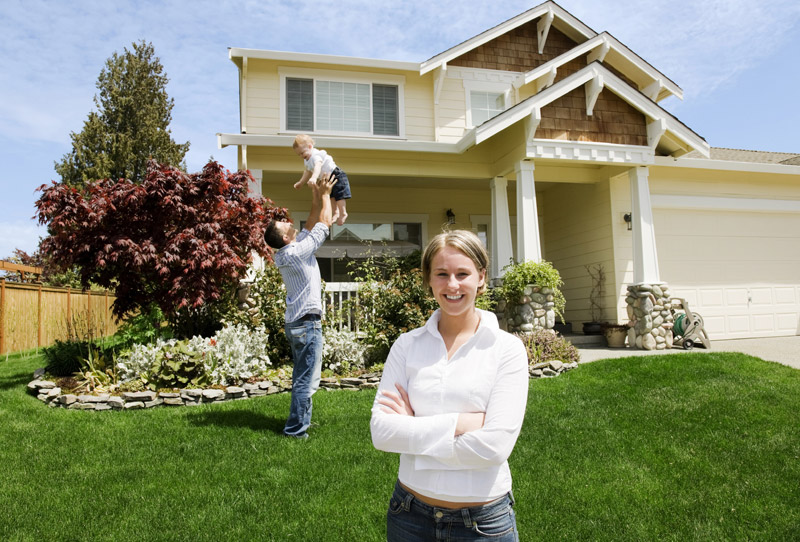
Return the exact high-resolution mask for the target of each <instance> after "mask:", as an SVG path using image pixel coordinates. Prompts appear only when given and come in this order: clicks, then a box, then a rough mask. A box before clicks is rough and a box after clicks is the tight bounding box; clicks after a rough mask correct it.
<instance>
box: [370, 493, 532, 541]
mask: <svg viewBox="0 0 800 542" xmlns="http://www.w3.org/2000/svg"><path fill="white" fill-rule="evenodd" d="M513 506H514V496H513V495H512V494H511V492H509V493H508V495H505V496H503V497H500V498H499V499H497V500H494V501H492V502H490V503H488V504H484V505H483V506H474V507H471V508H459V509H456V510H451V509H449V508H437V507H435V506H430V505H428V504H425V503H424V502H421V501H420V500H418V499H416V498H415V497H414V495H412V494H411V493H409V492H408V491H406V490H405V489H403V488H402V487H401V486H400V484H399V483H397V484H395V487H394V494H392V498H391V500H390V501H389V511H388V512H387V514H386V540H387V542H427V541H431V542H439V541H442V542H445V541H446V542H466V541H470V540H493V541H495V542H519V533H518V532H517V518H516V516H515V515H514V508H513Z"/></svg>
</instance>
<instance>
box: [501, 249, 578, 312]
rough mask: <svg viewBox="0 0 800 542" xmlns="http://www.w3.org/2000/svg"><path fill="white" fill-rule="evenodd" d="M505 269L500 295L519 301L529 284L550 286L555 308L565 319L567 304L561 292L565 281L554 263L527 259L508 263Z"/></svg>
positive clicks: (510, 300) (511, 301) (509, 300)
mask: <svg viewBox="0 0 800 542" xmlns="http://www.w3.org/2000/svg"><path fill="white" fill-rule="evenodd" d="M504 271H505V275H503V285H502V286H500V288H498V290H499V292H498V295H499V296H500V297H502V298H503V299H505V300H506V302H508V303H518V302H519V298H520V297H522V296H523V295H524V291H525V286H527V285H528V284H536V285H538V286H542V287H545V288H550V289H551V290H553V297H554V298H555V299H554V301H555V307H554V310H555V312H556V314H557V315H558V317H559V318H560V319H561V321H562V322H563V321H564V308H565V306H566V304H567V302H566V299H564V294H563V293H562V292H561V287H562V286H563V285H564V281H562V280H561V275H560V274H559V272H558V270H557V269H556V268H555V267H553V264H551V263H550V262H546V261H541V262H534V261H527V262H522V263H515V264H510V265H507V266H506V267H505V268H504Z"/></svg>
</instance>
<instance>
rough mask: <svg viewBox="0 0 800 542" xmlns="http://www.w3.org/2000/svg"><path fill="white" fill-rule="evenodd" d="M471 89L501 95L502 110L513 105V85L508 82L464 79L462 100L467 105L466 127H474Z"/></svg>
mask: <svg viewBox="0 0 800 542" xmlns="http://www.w3.org/2000/svg"><path fill="white" fill-rule="evenodd" d="M472 91H478V92H496V93H498V94H502V95H503V111H505V110H507V109H508V108H509V107H511V106H513V105H514V103H513V96H514V93H513V92H512V91H513V86H512V85H511V84H509V83H499V82H493V81H472V80H467V79H465V80H464V101H465V102H466V105H467V117H466V118H467V128H474V127H475V123H474V122H473V121H472V98H471V94H472Z"/></svg>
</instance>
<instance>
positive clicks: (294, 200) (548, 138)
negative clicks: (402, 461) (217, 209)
mask: <svg viewBox="0 0 800 542" xmlns="http://www.w3.org/2000/svg"><path fill="white" fill-rule="evenodd" d="M229 56H230V59H231V60H232V61H233V63H234V64H235V65H236V66H237V68H238V74H239V84H240V85H239V88H240V91H239V102H240V106H241V109H240V118H241V133H235V134H218V141H219V145H220V146H221V147H224V146H229V145H234V146H236V147H237V148H238V156H239V166H240V167H241V168H246V169H249V170H250V171H251V172H252V173H253V175H254V177H255V178H256V179H257V185H258V186H256V187H255V189H256V190H260V191H262V192H263V194H264V195H266V196H269V197H270V198H271V199H272V200H273V201H275V202H276V203H277V204H279V205H281V206H286V207H288V208H289V209H290V211H291V212H292V214H293V216H294V217H295V218H303V216H304V214H307V213H308V194H307V193H306V192H304V191H295V190H294V189H293V188H292V184H293V183H294V182H295V181H296V180H297V179H298V178H299V175H300V171H301V163H300V161H299V160H298V158H297V157H296V156H295V154H294V153H293V152H292V148H291V143H292V140H293V138H294V136H295V135H296V134H298V133H309V134H311V135H312V136H313V137H314V138H315V140H316V143H317V146H318V147H319V148H323V149H327V150H329V151H330V152H331V153H332V154H333V155H334V157H335V159H336V161H337V163H338V164H339V165H341V166H342V168H343V169H345V170H346V171H347V172H348V175H349V177H350V179H351V184H352V190H353V194H354V196H353V199H352V200H350V202H349V203H348V212H349V213H350V217H349V219H348V222H347V224H346V225H345V226H344V227H341V228H340V227H334V228H333V230H332V239H331V241H329V242H328V243H326V249H325V253H323V254H320V265H321V268H322V270H323V275H324V278H325V279H326V280H328V281H331V280H333V281H338V280H347V278H346V274H345V271H346V270H345V268H344V264H343V262H342V261H341V260H339V259H337V257H339V256H343V255H346V256H348V257H363V250H361V249H360V244H359V242H358V241H360V240H374V241H380V240H385V241H387V242H388V244H387V245H385V246H383V245H382V247H383V248H381V249H382V250H396V251H398V252H400V253H403V252H404V251H405V252H407V251H408V250H413V249H415V248H420V247H422V246H424V244H425V243H426V241H427V240H428V239H429V238H430V237H432V236H433V235H434V234H436V233H437V232H439V231H440V230H441V228H442V226H443V225H444V224H446V223H448V222H450V223H452V224H454V226H455V227H460V228H468V229H471V230H473V231H475V232H477V233H478V235H479V236H481V238H482V239H484V240H485V242H486V244H487V246H488V248H489V251H490V254H491V257H492V267H491V270H490V272H491V276H492V277H495V278H496V277H500V276H501V275H502V272H503V271H502V270H503V267H504V266H505V265H506V264H507V263H508V262H510V261H511V260H512V259H513V260H517V261H522V260H531V259H532V260H540V259H545V260H547V261H550V262H552V263H553V264H554V265H555V267H556V268H557V269H558V270H559V271H560V273H561V275H562V278H563V280H564V288H563V290H564V294H565V296H566V299H567V308H566V314H565V316H566V319H567V320H568V321H571V322H573V324H575V325H578V326H579V325H580V323H582V322H585V321H588V320H589V319H590V317H589V303H588V295H589V292H590V290H591V288H592V283H591V279H590V276H589V274H588V272H587V269H586V266H588V265H594V264H601V265H602V266H603V269H604V270H605V274H606V283H605V284H604V292H605V295H604V297H603V299H602V305H603V307H604V312H605V316H604V319H605V320H608V321H618V322H626V321H627V320H628V317H629V312H628V304H627V302H626V292H627V288H628V286H630V285H640V284H667V285H668V286H669V291H670V293H671V295H672V296H674V297H681V298H685V299H686V300H687V302H688V303H689V305H690V307H691V308H692V310H694V311H695V312H698V313H700V314H701V315H702V316H703V317H704V320H705V327H706V330H707V331H708V333H709V334H710V335H711V337H712V339H721V338H738V337H758V336H777V335H796V334H798V329H799V327H800V155H792V154H781V153H767V152H755V151H739V150H730V149H717V148H713V147H710V146H709V144H708V143H707V142H706V141H705V140H704V139H703V138H702V137H701V136H700V135H699V134H697V133H696V132H694V131H693V130H692V129H691V127H689V126H686V125H685V124H683V123H682V122H681V121H680V120H679V119H677V118H676V117H675V116H673V115H672V114H670V113H669V112H668V111H667V110H665V109H664V108H663V107H662V106H660V105H659V103H660V102H661V101H662V100H664V99H665V98H667V97H668V96H677V97H678V98H681V99H682V90H681V88H680V87H679V86H678V85H677V84H676V83H675V82H673V81H672V80H671V79H670V78H669V76H668V75H667V74H664V73H662V72H660V71H659V70H658V68H657V67H655V66H652V65H650V64H649V63H648V62H646V61H645V60H643V59H642V58H641V57H639V56H638V55H637V54H636V53H635V52H634V51H632V50H630V49H629V48H628V47H626V46H625V45H624V44H623V43H621V42H619V41H618V40H617V39H616V38H614V36H612V35H611V34H609V33H608V32H601V33H597V32H595V31H594V30H592V29H591V28H589V27H587V26H586V25H585V24H583V23H582V22H581V21H580V20H578V19H577V18H576V17H575V16H573V15H572V14H570V13H568V12H567V11H565V10H564V9H563V8H561V7H560V6H559V5H558V4H556V3H554V2H545V3H543V4H541V5H539V6H537V7H534V8H532V9H530V10H528V11H526V12H525V13H522V14H520V15H518V16H516V17H514V18H513V19H510V20H508V21H506V22H504V23H502V24H499V25H497V26H495V27H494V28H490V29H488V30H486V31H485V32H483V33H481V34H479V35H477V36H475V37H473V38H471V39H469V40H467V41H465V42H463V43H460V44H458V45H455V46H454V47H452V48H451V49H448V50H447V51H444V52H442V53H440V54H438V55H436V56H434V57H432V58H430V59H428V60H425V61H423V62H419V63H417V62H398V61H392V60H375V59H365V58H352V57H340V56H329V55H320V54H308V53H292V52H280V51H265V50H254V49H238V48H231V49H230V50H229ZM662 342H663V341H662Z"/></svg>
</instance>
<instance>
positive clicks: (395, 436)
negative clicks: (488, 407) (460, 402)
mask: <svg viewBox="0 0 800 542" xmlns="http://www.w3.org/2000/svg"><path fill="white" fill-rule="evenodd" d="M407 338H408V337H402V338H401V339H400V340H398V341H397V342H395V344H394V345H393V346H392V349H391V351H390V352H389V357H388V358H387V360H386V364H385V365H384V369H383V376H382V377H381V383H380V385H379V387H378V393H377V394H376V395H375V402H374V403H373V405H372V419H371V421H370V430H371V432H372V444H373V446H375V448H377V449H378V450H381V451H384V452H394V453H401V454H414V455H418V456H431V457H440V458H446V457H451V456H452V455H453V447H454V445H455V440H456V439H455V437H454V435H455V430H456V423H457V422H458V413H457V412H456V413H446V414H437V415H433V416H402V415H399V414H390V413H387V412H384V411H383V408H385V407H383V406H382V405H381V404H379V403H378V400H379V399H380V397H381V392H382V391H394V392H397V388H396V387H395V384H399V385H400V386H402V387H403V389H405V390H408V376H407V375H406V365H405V354H406V344H405V343H406V342H407V341H405V340H403V339H407ZM411 407H412V408H413V407H414V404H413V402H412V404H411Z"/></svg>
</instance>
